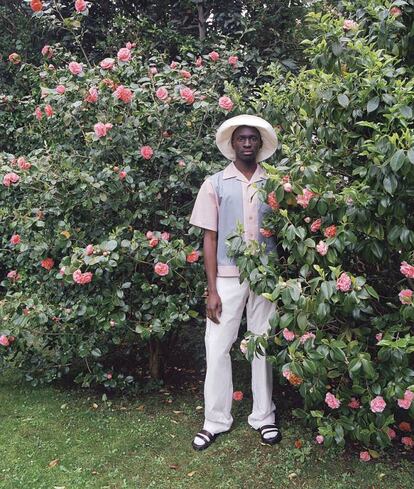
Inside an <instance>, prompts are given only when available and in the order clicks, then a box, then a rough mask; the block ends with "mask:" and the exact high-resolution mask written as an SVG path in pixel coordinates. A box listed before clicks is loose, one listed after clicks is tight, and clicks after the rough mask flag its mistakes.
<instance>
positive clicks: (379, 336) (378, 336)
mask: <svg viewBox="0 0 414 489" xmlns="http://www.w3.org/2000/svg"><path fill="white" fill-rule="evenodd" d="M375 339H376V340H377V341H378V342H380V341H381V340H382V333H377V334H376V335H375Z"/></svg>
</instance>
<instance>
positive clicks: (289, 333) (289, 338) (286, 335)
mask: <svg viewBox="0 0 414 489" xmlns="http://www.w3.org/2000/svg"><path fill="white" fill-rule="evenodd" d="M282 334H283V338H285V340H286V341H293V340H294V339H295V333H294V332H293V331H289V330H288V329H287V328H284V329H283V331H282Z"/></svg>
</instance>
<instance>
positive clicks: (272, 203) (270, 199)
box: [267, 192, 279, 211]
mask: <svg viewBox="0 0 414 489" xmlns="http://www.w3.org/2000/svg"><path fill="white" fill-rule="evenodd" d="M267 203H268V205H269V207H270V208H271V209H273V210H274V211H277V210H278V209H279V202H278V201H277V199H276V194H275V193H274V192H270V194H269V195H268V196H267Z"/></svg>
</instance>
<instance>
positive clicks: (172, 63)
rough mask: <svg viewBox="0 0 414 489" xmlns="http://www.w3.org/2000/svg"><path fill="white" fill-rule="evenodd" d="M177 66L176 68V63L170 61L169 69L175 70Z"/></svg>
mask: <svg viewBox="0 0 414 489" xmlns="http://www.w3.org/2000/svg"><path fill="white" fill-rule="evenodd" d="M177 66H178V63H177V61H171V64H170V68H171V69H172V70H175V68H177Z"/></svg>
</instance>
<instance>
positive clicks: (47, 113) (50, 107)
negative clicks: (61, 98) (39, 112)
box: [45, 104, 54, 117]
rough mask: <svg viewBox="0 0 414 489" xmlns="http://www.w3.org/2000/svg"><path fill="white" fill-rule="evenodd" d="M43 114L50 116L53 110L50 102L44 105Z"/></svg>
mask: <svg viewBox="0 0 414 489" xmlns="http://www.w3.org/2000/svg"><path fill="white" fill-rule="evenodd" d="M45 114H46V117H52V116H53V114H54V112H53V107H52V106H51V105H50V104H47V105H45Z"/></svg>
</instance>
